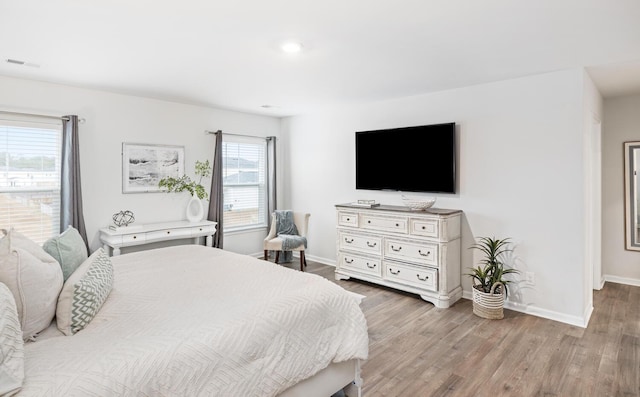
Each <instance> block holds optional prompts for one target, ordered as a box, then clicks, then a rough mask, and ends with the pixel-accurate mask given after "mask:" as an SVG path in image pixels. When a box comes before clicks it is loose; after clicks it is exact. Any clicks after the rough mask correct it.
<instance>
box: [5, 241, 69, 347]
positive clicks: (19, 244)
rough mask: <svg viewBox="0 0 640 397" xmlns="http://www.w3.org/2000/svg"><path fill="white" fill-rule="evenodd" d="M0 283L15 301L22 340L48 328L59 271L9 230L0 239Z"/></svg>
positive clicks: (58, 286) (38, 249) (34, 246)
mask: <svg viewBox="0 0 640 397" xmlns="http://www.w3.org/2000/svg"><path fill="white" fill-rule="evenodd" d="M5 233H7V232H6V231H5ZM0 282H2V283H4V284H5V285H6V286H7V287H9V290H10V291H11V293H12V294H13V298H14V299H15V301H16V308H17V312H18V318H19V319H20V325H21V327H22V335H23V339H24V340H28V339H30V338H32V337H34V336H35V335H36V334H37V333H38V332H40V331H42V330H43V329H45V328H47V327H48V326H49V324H50V323H51V320H53V316H54V315H55V314H56V303H57V301H58V294H59V293H60V289H62V269H61V268H60V265H59V264H58V262H57V261H56V260H55V259H53V258H52V257H51V255H49V254H47V253H46V252H45V251H44V250H43V249H42V247H40V246H39V245H38V244H36V243H35V242H33V241H31V240H29V239H28V238H27V237H25V236H23V235H22V234H20V233H18V232H16V231H15V230H13V229H12V230H10V231H9V232H8V233H7V235H6V236H5V237H4V238H2V239H0Z"/></svg>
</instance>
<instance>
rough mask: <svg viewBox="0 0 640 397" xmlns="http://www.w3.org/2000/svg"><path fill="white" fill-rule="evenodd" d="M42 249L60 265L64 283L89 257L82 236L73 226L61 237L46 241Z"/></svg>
mask: <svg viewBox="0 0 640 397" xmlns="http://www.w3.org/2000/svg"><path fill="white" fill-rule="evenodd" d="M42 248H44V250H45V251H47V253H48V254H49V255H51V256H53V257H54V258H55V259H56V260H57V261H58V263H60V267H61V268H62V276H63V278H64V281H67V279H68V278H69V276H70V275H71V273H73V272H74V271H75V270H76V269H77V268H78V266H80V265H81V264H82V262H84V261H86V260H87V257H88V256H89V254H88V253H87V246H86V244H85V243H84V240H83V239H82V236H80V233H79V232H78V230H76V229H74V228H73V227H71V226H69V227H68V228H67V230H65V231H64V232H62V234H60V235H59V236H57V237H52V238H50V239H49V240H47V241H45V242H44V244H42Z"/></svg>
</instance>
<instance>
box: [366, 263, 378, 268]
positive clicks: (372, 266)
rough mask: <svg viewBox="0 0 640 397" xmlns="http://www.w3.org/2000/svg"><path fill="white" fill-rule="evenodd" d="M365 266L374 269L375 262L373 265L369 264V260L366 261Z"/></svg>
mask: <svg viewBox="0 0 640 397" xmlns="http://www.w3.org/2000/svg"><path fill="white" fill-rule="evenodd" d="M367 267H368V268H369V269H375V268H376V264H375V263H374V264H373V265H370V264H369V262H367Z"/></svg>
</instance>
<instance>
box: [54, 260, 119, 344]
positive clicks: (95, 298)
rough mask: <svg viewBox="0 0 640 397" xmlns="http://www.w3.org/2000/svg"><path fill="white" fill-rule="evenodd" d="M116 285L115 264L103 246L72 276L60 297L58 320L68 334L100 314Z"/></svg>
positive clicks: (82, 327)
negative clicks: (114, 281)
mask: <svg viewBox="0 0 640 397" xmlns="http://www.w3.org/2000/svg"><path fill="white" fill-rule="evenodd" d="M112 286H113V265H112V264H111V260H110V259H109V256H107V254H105V252H104V250H103V249H102V248H99V249H98V250H97V251H96V252H94V253H93V254H91V256H90V257H89V258H88V259H87V260H86V261H84V262H83V263H82V264H81V265H80V267H78V269H76V271H75V272H73V274H72V275H71V277H69V279H68V280H67V281H66V282H65V283H64V286H63V287H62V292H61V293H60V297H59V298H58V308H57V310H56V321H57V323H58V329H59V330H60V331H62V333H64V334H65V335H73V334H75V333H76V332H78V331H80V330H82V329H84V328H85V327H86V326H87V325H88V324H89V323H90V322H91V320H93V318H94V317H95V316H96V314H98V311H99V310H100V308H101V307H102V304H103V303H104V301H105V300H106V299H107V297H108V296H109V293H110V292H111V287H112Z"/></svg>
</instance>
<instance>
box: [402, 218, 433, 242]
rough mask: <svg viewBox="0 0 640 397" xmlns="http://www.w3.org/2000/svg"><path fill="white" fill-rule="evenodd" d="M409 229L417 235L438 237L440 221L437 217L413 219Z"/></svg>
mask: <svg viewBox="0 0 640 397" xmlns="http://www.w3.org/2000/svg"><path fill="white" fill-rule="evenodd" d="M409 225H410V226H409V230H410V231H411V234H413V235H415V236H424V237H433V238H438V235H439V233H438V221H437V220H436V219H411V220H410V221H409Z"/></svg>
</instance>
